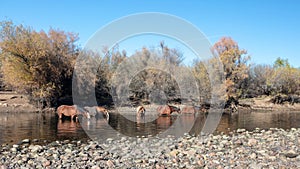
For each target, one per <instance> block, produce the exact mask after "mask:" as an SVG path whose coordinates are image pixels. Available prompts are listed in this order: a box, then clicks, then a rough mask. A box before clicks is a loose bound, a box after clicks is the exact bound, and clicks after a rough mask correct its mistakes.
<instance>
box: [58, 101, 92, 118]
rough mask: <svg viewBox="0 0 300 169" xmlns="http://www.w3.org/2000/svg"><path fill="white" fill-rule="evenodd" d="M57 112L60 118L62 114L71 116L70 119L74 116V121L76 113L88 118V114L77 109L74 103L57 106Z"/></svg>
mask: <svg viewBox="0 0 300 169" xmlns="http://www.w3.org/2000/svg"><path fill="white" fill-rule="evenodd" d="M57 114H58V117H59V119H62V115H64V116H71V120H73V118H74V117H75V116H76V121H77V120H78V119H77V116H78V115H84V116H86V117H87V118H89V114H88V113H87V112H83V111H80V110H78V107H77V106H76V105H72V106H68V105H61V106H59V107H58V108H57Z"/></svg>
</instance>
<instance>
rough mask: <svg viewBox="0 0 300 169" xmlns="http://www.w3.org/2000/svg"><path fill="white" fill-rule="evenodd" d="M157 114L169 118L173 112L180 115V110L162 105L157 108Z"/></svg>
mask: <svg viewBox="0 0 300 169" xmlns="http://www.w3.org/2000/svg"><path fill="white" fill-rule="evenodd" d="M157 112H158V113H159V116H170V115H171V114H172V113H173V112H177V113H180V109H179V108H178V107H176V106H171V105H163V106H158V108H157Z"/></svg>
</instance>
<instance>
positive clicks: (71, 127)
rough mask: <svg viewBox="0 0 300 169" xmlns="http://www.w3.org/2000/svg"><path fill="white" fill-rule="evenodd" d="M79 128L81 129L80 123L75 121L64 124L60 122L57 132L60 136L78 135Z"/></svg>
mask: <svg viewBox="0 0 300 169" xmlns="http://www.w3.org/2000/svg"><path fill="white" fill-rule="evenodd" d="M78 128H80V125H79V123H77V122H74V121H73V120H71V121H64V122H63V121H62V120H59V121H58V123H57V131H58V133H59V134H65V133H76V132H77V129H78Z"/></svg>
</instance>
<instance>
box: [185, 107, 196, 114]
mask: <svg viewBox="0 0 300 169" xmlns="http://www.w3.org/2000/svg"><path fill="white" fill-rule="evenodd" d="M196 112H197V111H196V108H195V107H194V106H184V107H182V108H181V113H182V114H195V113H196Z"/></svg>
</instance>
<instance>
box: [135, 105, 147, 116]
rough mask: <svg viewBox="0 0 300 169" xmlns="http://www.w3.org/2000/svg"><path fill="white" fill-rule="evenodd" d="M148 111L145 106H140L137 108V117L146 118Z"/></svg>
mask: <svg viewBox="0 0 300 169" xmlns="http://www.w3.org/2000/svg"><path fill="white" fill-rule="evenodd" d="M145 112H146V109H145V107H144V106H139V107H137V108H136V115H138V116H145Z"/></svg>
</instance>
